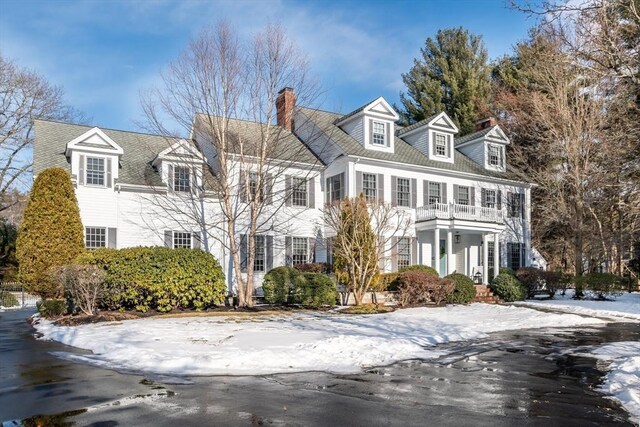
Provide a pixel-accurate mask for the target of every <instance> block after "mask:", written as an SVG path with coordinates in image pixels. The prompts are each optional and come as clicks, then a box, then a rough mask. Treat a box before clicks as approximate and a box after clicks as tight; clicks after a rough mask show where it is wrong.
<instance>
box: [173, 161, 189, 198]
mask: <svg viewBox="0 0 640 427" xmlns="http://www.w3.org/2000/svg"><path fill="white" fill-rule="evenodd" d="M173 189H174V190H175V191H182V192H185V193H188V192H190V191H191V171H190V170H189V168H188V167H186V166H176V167H175V168H174V171H173Z"/></svg>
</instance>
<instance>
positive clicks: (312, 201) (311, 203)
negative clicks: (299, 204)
mask: <svg viewBox="0 0 640 427" xmlns="http://www.w3.org/2000/svg"><path fill="white" fill-rule="evenodd" d="M307 183H308V187H307V188H308V190H307V198H308V201H307V206H308V207H310V208H311V209H314V208H315V207H316V179H315V178H313V177H312V178H309V180H308V181H307Z"/></svg>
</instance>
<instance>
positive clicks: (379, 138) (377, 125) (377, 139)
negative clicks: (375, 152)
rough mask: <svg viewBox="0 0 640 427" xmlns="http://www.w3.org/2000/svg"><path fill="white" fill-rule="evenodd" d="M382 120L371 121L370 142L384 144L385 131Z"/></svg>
mask: <svg viewBox="0 0 640 427" xmlns="http://www.w3.org/2000/svg"><path fill="white" fill-rule="evenodd" d="M385 127H386V126H385V124H384V123H383V122H376V121H374V122H373V125H372V126H371V128H372V135H371V143H372V144H374V145H386V131H385Z"/></svg>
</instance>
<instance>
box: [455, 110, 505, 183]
mask: <svg viewBox="0 0 640 427" xmlns="http://www.w3.org/2000/svg"><path fill="white" fill-rule="evenodd" d="M478 125H479V127H480V128H481V129H480V130H478V131H476V132H474V133H472V134H469V135H465V136H463V137H461V138H460V139H459V140H458V142H457V144H456V148H457V149H458V150H460V151H461V152H462V153H464V154H466V155H467V156H469V157H470V158H471V159H472V160H474V161H475V162H476V163H478V164H480V165H482V166H483V167H484V168H485V169H487V170H490V171H495V172H505V171H506V170H507V157H506V149H507V145H509V144H510V141H509V138H507V136H506V135H505V133H504V131H503V130H502V129H501V128H500V126H498V125H497V124H495V121H494V120H493V119H488V120H486V121H482V122H479V124H478Z"/></svg>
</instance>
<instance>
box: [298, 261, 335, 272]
mask: <svg viewBox="0 0 640 427" xmlns="http://www.w3.org/2000/svg"><path fill="white" fill-rule="evenodd" d="M293 268H295V269H296V270H298V271H300V272H302V273H325V272H326V271H327V264H325V263H323V262H309V263H306V264H297V265H294V266H293Z"/></svg>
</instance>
